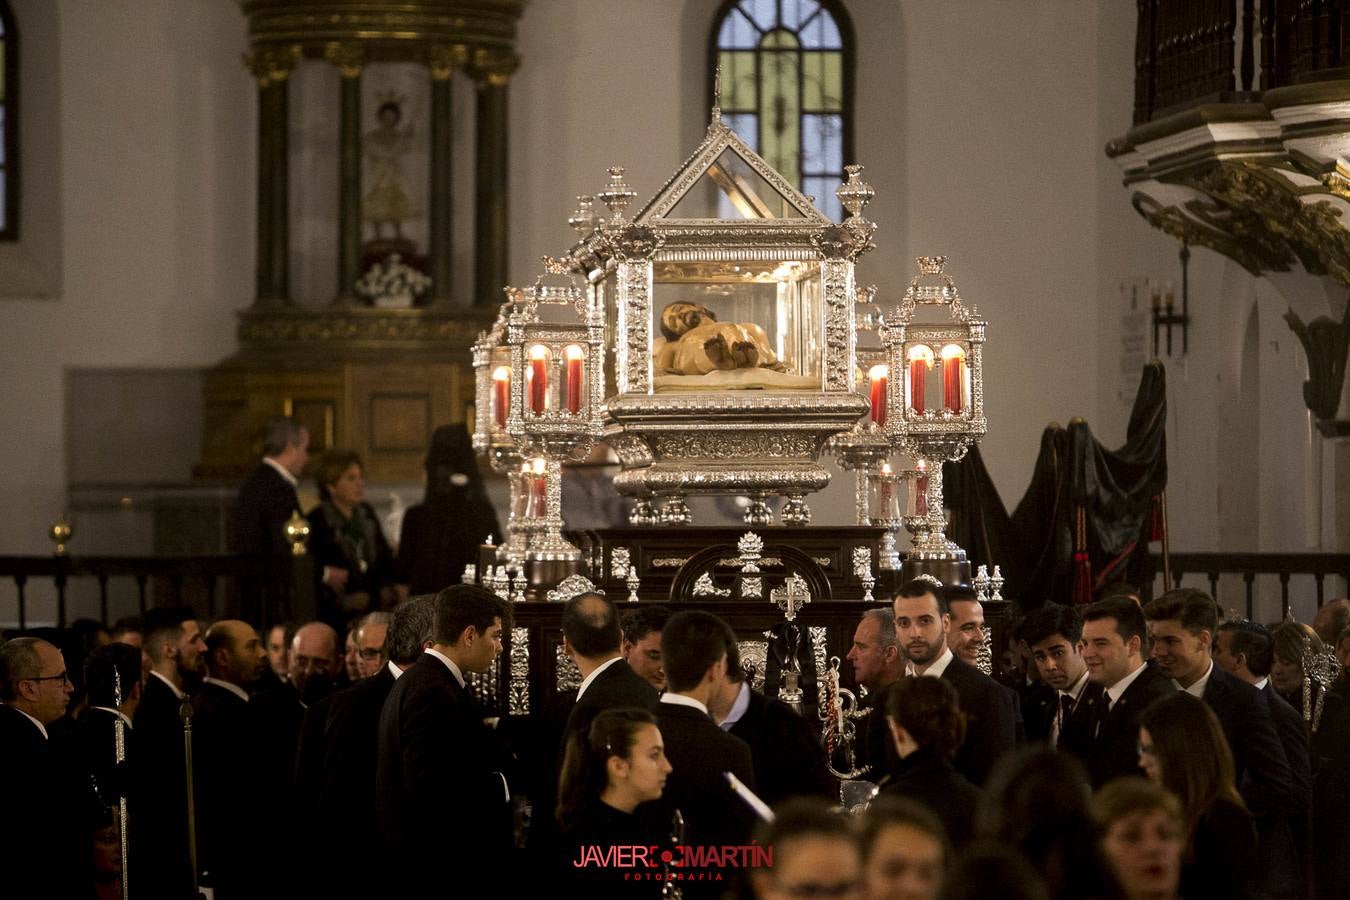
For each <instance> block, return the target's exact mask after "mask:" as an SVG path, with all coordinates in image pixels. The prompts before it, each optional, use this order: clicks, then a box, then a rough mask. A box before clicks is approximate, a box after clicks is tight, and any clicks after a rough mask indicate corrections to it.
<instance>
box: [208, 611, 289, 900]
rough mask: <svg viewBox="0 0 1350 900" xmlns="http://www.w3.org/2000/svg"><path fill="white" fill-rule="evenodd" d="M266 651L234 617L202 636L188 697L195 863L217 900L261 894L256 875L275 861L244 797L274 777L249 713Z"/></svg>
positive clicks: (269, 835) (270, 841) (263, 824)
mask: <svg viewBox="0 0 1350 900" xmlns="http://www.w3.org/2000/svg"><path fill="white" fill-rule="evenodd" d="M266 660H267V653H266V651H265V650H263V645H262V641H261V640H260V639H259V637H258V633H257V632H256V631H254V630H253V626H252V625H249V624H248V623H247V622H241V621H239V620H237V619H225V620H223V621H220V622H216V623H215V624H214V625H212V626H211V628H210V629H209V630H208V631H207V632H206V668H207V672H208V673H209V674H208V675H207V676H206V678H204V679H203V680H202V688H201V690H200V691H199V692H198V693H197V696H196V697H195V698H194V700H193V702H192V705H193V709H194V715H193V726H192V731H193V744H192V750H193V753H192V759H193V773H192V774H193V785H194V796H195V798H196V806H197V848H198V853H197V859H198V862H199V863H200V865H201V868H202V869H203V871H204V872H206V873H207V874H208V875H209V879H207V880H204V882H203V883H204V884H209V885H210V886H212V887H213V888H214V889H215V896H216V897H217V898H219V900H233V898H235V897H249V898H252V897H258V896H266V894H265V893H262V892H261V891H263V890H264V889H265V888H267V887H268V886H269V884H270V882H269V880H268V879H266V878H260V877H259V873H261V872H266V871H268V868H269V866H271V865H272V864H273V863H275V862H277V861H278V860H277V859H276V855H275V851H276V844H275V842H274V839H275V838H276V837H277V835H276V834H274V833H273V832H271V831H268V830H266V829H267V827H268V826H269V822H270V820H269V818H268V817H266V816H261V815H259V811H258V810H257V809H256V807H255V806H254V804H253V803H251V802H250V800H249V798H251V797H255V796H257V795H258V794H259V793H260V792H261V793H262V794H263V796H271V795H270V794H268V793H267V790H269V786H270V784H271V783H272V779H273V777H274V775H273V773H270V772H268V771H267V762H268V760H269V759H270V758H271V755H270V753H269V750H268V748H267V745H266V744H265V743H264V741H263V738H264V737H265V736H264V735H263V734H262V733H261V732H262V730H263V729H262V727H261V724H260V722H259V720H258V718H257V716H256V715H255V714H254V713H253V711H252V710H251V709H250V708H249V693H248V688H249V687H251V686H252V685H254V684H255V683H257V681H258V679H259V678H260V677H261V676H262V670H263V666H264V665H266Z"/></svg>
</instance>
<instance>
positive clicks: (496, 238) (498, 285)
mask: <svg viewBox="0 0 1350 900" xmlns="http://www.w3.org/2000/svg"><path fill="white" fill-rule="evenodd" d="M519 64H520V59H519V58H518V57H517V56H516V55H515V54H514V53H511V52H510V51H505V50H479V51H477V52H476V53H475V54H474V71H473V77H474V81H475V82H476V84H477V88H478V110H477V132H478V134H477V144H478V146H477V176H478V177H477V180H476V190H477V195H476V196H475V198H474V289H473V292H474V303H475V304H478V305H482V306H493V305H495V304H497V303H498V302H500V300H501V291H502V288H503V287H505V286H506V278H507V263H508V248H507V160H508V155H507V108H506V86H507V81H508V79H509V78H510V76H511V73H512V72H514V71H515V70H516V67H517V66H518V65H519Z"/></svg>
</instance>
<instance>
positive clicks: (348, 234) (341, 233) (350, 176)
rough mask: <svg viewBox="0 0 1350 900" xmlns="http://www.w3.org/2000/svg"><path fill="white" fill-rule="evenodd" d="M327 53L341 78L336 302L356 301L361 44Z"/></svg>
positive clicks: (337, 47) (332, 48) (338, 46)
mask: <svg viewBox="0 0 1350 900" xmlns="http://www.w3.org/2000/svg"><path fill="white" fill-rule="evenodd" d="M326 55H327V57H328V59H329V60H330V61H332V62H333V64H334V65H336V66H337V69H338V75H339V78H340V79H341V80H340V88H339V103H340V106H339V113H338V115H339V118H338V235H337V296H336V297H334V299H333V305H334V306H354V305H355V304H356V290H355V285H356V281H357V279H359V278H360V277H361V194H362V191H361V67H362V65H363V64H364V63H365V50H364V49H363V48H362V47H361V46H360V45H359V44H330V45H329V47H328V49H327V52H326Z"/></svg>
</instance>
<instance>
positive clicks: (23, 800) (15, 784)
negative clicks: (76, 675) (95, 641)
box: [0, 637, 96, 897]
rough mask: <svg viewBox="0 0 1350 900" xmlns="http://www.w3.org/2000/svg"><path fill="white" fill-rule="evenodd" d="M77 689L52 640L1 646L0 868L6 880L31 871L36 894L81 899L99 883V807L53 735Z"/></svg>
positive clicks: (30, 880)
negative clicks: (95, 854) (0, 777)
mask: <svg viewBox="0 0 1350 900" xmlns="http://www.w3.org/2000/svg"><path fill="white" fill-rule="evenodd" d="M73 690H74V687H73V686H72V685H71V683H70V678H69V676H68V675H67V673H66V664H65V660H64V659H63V658H62V656H61V651H60V650H58V649H56V647H55V646H53V645H52V644H49V643H47V642H46V641H44V640H40V639H38V638H31V637H20V638H14V639H13V640H11V641H8V642H6V643H3V644H0V759H3V771H4V784H5V786H4V792H3V795H4V803H5V811H4V814H3V815H0V871H2V872H5V873H7V874H6V876H5V877H6V878H7V879H12V878H15V876H16V875H17V874H19V873H24V874H25V876H26V877H25V880H26V881H27V884H28V885H29V886H30V887H31V888H32V892H31V893H32V895H33V896H43V897H78V896H81V895H82V894H86V893H88V892H89V891H90V888H91V885H92V883H93V882H92V872H91V870H90V864H89V860H90V854H91V852H92V850H93V833H94V825H93V823H94V821H95V818H94V813H95V812H96V810H92V809H90V808H89V806H88V803H87V798H88V791H87V790H83V789H82V787H83V786H81V785H79V784H78V775H77V774H76V773H75V772H72V771H70V769H69V768H68V767H67V766H66V765H65V764H64V763H63V760H62V758H61V757H60V756H58V755H57V754H56V753H55V752H53V748H52V747H51V745H50V742H49V740H48V734H47V726H48V725H51V724H52V723H53V722H55V721H56V720H57V719H60V718H61V717H62V716H63V715H65V712H66V705H67V704H68V703H69V701H70V695H71V692H72V691H73ZM85 784H86V785H87V784H88V782H85Z"/></svg>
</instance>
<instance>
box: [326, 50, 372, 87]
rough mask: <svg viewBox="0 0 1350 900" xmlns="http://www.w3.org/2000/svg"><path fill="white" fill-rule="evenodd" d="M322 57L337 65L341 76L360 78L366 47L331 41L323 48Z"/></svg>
mask: <svg viewBox="0 0 1350 900" xmlns="http://www.w3.org/2000/svg"><path fill="white" fill-rule="evenodd" d="M323 58H324V59H326V60H328V61H329V62H331V63H332V64H333V65H335V66H337V70H338V74H340V75H341V76H342V77H343V78H360V77H361V69H362V67H363V66H364V65H365V62H366V49H365V47H363V46H362V45H361V44H356V43H351V42H338V41H333V42H331V43H329V44H328V45H327V46H325V47H324V48H323Z"/></svg>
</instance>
